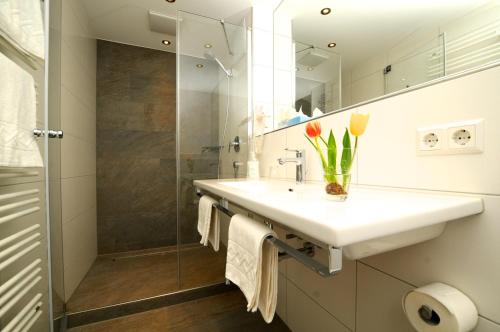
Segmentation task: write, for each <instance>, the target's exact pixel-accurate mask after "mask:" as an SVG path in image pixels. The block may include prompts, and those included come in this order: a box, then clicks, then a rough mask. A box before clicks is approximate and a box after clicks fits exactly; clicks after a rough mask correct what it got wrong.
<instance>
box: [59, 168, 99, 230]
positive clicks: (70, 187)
mask: <svg viewBox="0 0 500 332" xmlns="http://www.w3.org/2000/svg"><path fill="white" fill-rule="evenodd" d="M61 194H62V198H63V204H62V222H63V223H66V222H69V221H70V220H71V219H73V218H74V217H76V216H77V215H79V214H81V213H83V212H85V211H86V210H88V209H90V208H95V206H96V176H95V174H94V175H87V176H78V177H73V178H65V179H62V180H61Z"/></svg>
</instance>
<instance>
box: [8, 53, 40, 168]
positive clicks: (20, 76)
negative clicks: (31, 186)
mask: <svg viewBox="0 0 500 332" xmlns="http://www.w3.org/2000/svg"><path fill="white" fill-rule="evenodd" d="M0 77H2V80H3V82H2V88H1V89H0V166H5V167H43V162H42V157H41V155H40V151H39V149H38V145H37V142H36V140H35V138H34V137H33V129H35V128H36V91H35V82H34V80H33V77H32V76H31V75H30V74H29V73H27V72H26V71H24V70H23V69H22V68H21V67H19V66H18V65H17V64H15V63H14V62H12V61H11V60H10V59H8V58H7V57H6V56H5V55H3V54H2V53H0Z"/></svg>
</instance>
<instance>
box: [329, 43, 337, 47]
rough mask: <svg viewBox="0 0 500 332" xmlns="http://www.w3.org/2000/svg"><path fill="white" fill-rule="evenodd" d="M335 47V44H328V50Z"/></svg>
mask: <svg viewBox="0 0 500 332" xmlns="http://www.w3.org/2000/svg"><path fill="white" fill-rule="evenodd" d="M335 46H337V43H328V47H329V48H334V47H335Z"/></svg>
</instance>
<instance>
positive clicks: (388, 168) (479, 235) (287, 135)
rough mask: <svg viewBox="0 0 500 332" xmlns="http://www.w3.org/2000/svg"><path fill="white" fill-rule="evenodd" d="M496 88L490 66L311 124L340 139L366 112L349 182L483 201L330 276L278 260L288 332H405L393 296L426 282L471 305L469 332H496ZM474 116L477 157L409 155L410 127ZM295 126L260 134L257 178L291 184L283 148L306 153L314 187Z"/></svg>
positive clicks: (499, 79) (498, 71)
mask: <svg viewBox="0 0 500 332" xmlns="http://www.w3.org/2000/svg"><path fill="white" fill-rule="evenodd" d="M499 85H500V67H495V68H492V69H489V70H484V71H481V72H478V73H475V74H471V75H468V76H464V77H461V78H457V79H454V80H450V81H447V82H443V83H440V84H436V85H433V86H430V87H427V88H423V89H419V90H416V91H412V92H408V93H405V94H401V95H398V96H395V97H392V98H388V99H384V100H380V101H378V102H375V103H371V104H368V105H364V106H361V107H359V108H357V109H354V110H350V111H346V112H342V113H336V114H331V115H329V116H326V117H323V118H321V119H320V122H321V125H322V127H323V128H324V129H325V130H327V129H329V128H333V130H334V132H335V133H336V134H337V138H338V139H340V135H341V134H342V130H343V127H344V126H345V125H347V124H348V121H349V116H350V113H351V112H352V111H356V110H359V111H364V112H369V113H370V123H369V127H368V130H367V132H366V133H365V135H364V136H363V137H362V138H361V142H360V148H359V155H358V160H357V166H356V167H355V170H356V171H355V174H354V182H355V183H358V184H361V185H370V186H382V187H400V188H408V189H418V190H433V191H442V192H446V193H456V194H462V193H465V194H473V195H477V196H479V197H481V198H483V200H484V204H485V211H484V213H482V214H481V215H477V216H473V217H468V218H464V219H462V220H457V221H453V222H450V223H449V225H448V226H447V227H446V229H445V231H444V233H443V234H442V235H441V236H440V237H439V238H437V239H434V240H431V241H428V242H425V243H422V244H418V245H414V246H411V247H407V248H403V249H400V250H395V251H392V252H388V253H385V254H381V255H377V256H373V257H369V258H366V259H363V260H362V261H358V262H352V261H347V260H345V267H344V270H343V271H342V273H341V274H340V275H339V276H338V277H334V278H331V279H323V278H321V277H319V276H316V275H315V274H314V273H311V272H309V271H308V270H306V269H305V268H304V267H303V266H300V265H299V264H298V263H296V262H294V261H293V260H288V261H287V262H286V263H285V264H286V268H281V270H280V291H281V292H282V294H280V299H281V302H280V310H279V313H280V317H282V318H283V319H284V320H285V321H286V322H287V324H288V325H289V326H290V328H291V329H292V330H293V331H313V330H314V331H347V330H351V331H361V332H364V331H370V332H374V331H384V332H402V331H412V328H411V327H410V325H409V323H408V322H407V320H406V318H405V316H404V314H403V312H402V309H401V296H402V295H403V294H404V293H405V292H406V291H408V290H409V289H412V288H413V287H415V286H422V285H425V284H427V283H430V282H434V281H441V282H444V283H447V284H449V285H451V286H454V287H456V288H458V289H460V290H461V291H463V292H464V293H465V294H467V295H468V296H469V297H470V298H471V299H472V300H473V301H474V303H475V304H476V306H477V308H478V310H479V313H480V315H481V317H480V320H479V322H480V323H479V325H478V327H477V329H476V330H475V331H480V332H486V331H487V332H490V331H500V282H499V280H500V256H499V255H498V253H499V252H500V224H499V223H498V219H499V218H500V208H499V206H500V174H499V173H498V167H499V165H500V154H499V151H500V131H499V130H497V129H496V124H497V123H498V122H499V121H500V115H499V114H500V113H499V112H498V105H500V94H499V93H498V86H499ZM477 118H483V119H484V121H485V148H484V152H483V153H481V154H471V155H448V156H417V155H416V151H415V146H416V142H415V139H416V138H415V137H416V133H415V130H416V128H418V127H421V126H427V125H432V124H439V123H446V122H453V121H458V120H467V119H477ZM304 126H305V125H304V124H302V125H298V126H295V127H291V128H288V129H285V130H280V131H277V132H273V133H269V134H267V135H265V136H264V146H263V153H262V154H261V158H260V161H261V172H262V173H261V174H262V175H265V176H270V177H274V178H283V179H290V180H291V179H294V176H295V169H294V168H293V166H292V167H290V168H288V167H286V168H285V167H281V166H278V165H277V163H276V158H277V157H279V156H280V155H281V154H282V152H281V151H282V150H283V149H284V148H285V147H288V148H293V149H306V151H307V152H306V157H307V164H308V172H307V175H306V179H307V180H312V181H321V173H322V172H321V168H320V163H319V160H318V159H317V156H316V154H315V153H314V151H312V149H311V148H310V147H309V145H308V142H307V141H306V140H305V138H304V137H303V132H304ZM283 293H285V294H283Z"/></svg>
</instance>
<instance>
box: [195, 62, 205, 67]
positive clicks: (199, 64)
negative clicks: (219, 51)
mask: <svg viewBox="0 0 500 332" xmlns="http://www.w3.org/2000/svg"><path fill="white" fill-rule="evenodd" d="M203 67H204V66H203V65H202V64H201V63H198V64H196V68H203Z"/></svg>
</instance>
